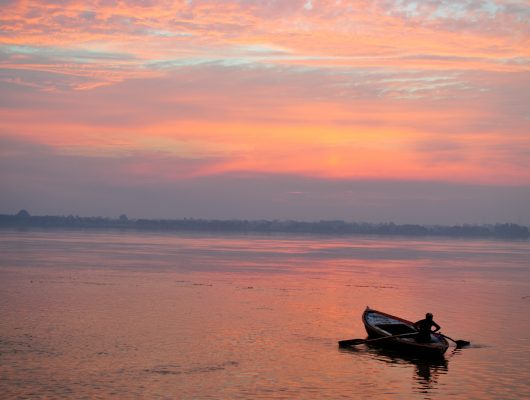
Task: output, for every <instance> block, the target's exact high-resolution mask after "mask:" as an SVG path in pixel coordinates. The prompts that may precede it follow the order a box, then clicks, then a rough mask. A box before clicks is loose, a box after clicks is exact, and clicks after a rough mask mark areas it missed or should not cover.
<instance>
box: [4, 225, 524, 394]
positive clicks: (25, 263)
mask: <svg viewBox="0 0 530 400" xmlns="http://www.w3.org/2000/svg"><path fill="white" fill-rule="evenodd" d="M528 260H530V243H529V242H528V241H519V242H517V241H487V240H469V239H462V240H453V239H440V238H435V239H433V238H428V239H410V238H405V239H403V238H386V237H385V238H381V237H357V236H351V237H329V236H323V237H319V236H288V235H285V236H281V235H275V236H259V235H252V236H244V235H225V236H222V235H218V236H216V235H177V234H157V233H134V232H103V231H99V232H97V231H88V232H83V231H36V230H31V231H25V232H19V231H0V313H1V316H2V318H1V320H0V393H3V396H4V397H6V398H17V397H19V398H42V397H49V398H58V397H72V398H83V397H84V398H109V397H113V396H114V397H116V398H124V397H127V398H180V399H223V398H224V399H238V398H240V399H248V398H263V399H270V398H276V399H292V398H304V399H313V398H314V399H325V398H329V399H339V398H370V399H388V398H393V399H415V398H416V399H437V398H440V399H441V398H452V399H499V398H502V399H521V398H525V397H529V396H530V384H529V383H528V382H530V368H529V366H528V364H529V361H530V319H529V318H528V316H529V315H530V265H529V261H528ZM367 305H369V306H371V307H372V308H376V309H379V310H382V311H387V312H390V313H393V314H397V315H401V316H403V317H405V318H408V319H412V320H415V319H420V318H421V317H422V316H423V314H425V312H427V311H431V312H433V313H434V315H435V319H436V321H437V322H438V323H439V324H440V325H442V330H443V332H444V333H446V334H447V335H449V336H451V337H453V338H454V339H465V340H469V341H471V342H472V346H471V347H470V348H466V349H461V350H455V349H454V348H450V350H449V351H448V353H447V354H446V356H445V358H444V359H442V360H437V361H422V360H419V359H415V358H410V357H403V356H399V355H396V354H392V353H389V352H388V351H385V350H381V349H378V348H370V347H366V346H359V348H358V349H357V350H354V351H348V350H340V349H338V347H337V341H338V340H340V339H348V338H358V337H364V336H365V332H364V329H363V327H362V323H361V319H360V316H361V313H362V311H363V310H364V308H365V307H366V306H367Z"/></svg>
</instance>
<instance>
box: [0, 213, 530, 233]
mask: <svg viewBox="0 0 530 400" xmlns="http://www.w3.org/2000/svg"><path fill="white" fill-rule="evenodd" d="M0 227H36V228H79V229H85V228H86V229H90V228H96V229H97V228H99V229H136V230H157V231H182V232H234V233H237V232H241V233H245V232H249V233H250V232H256V233H304V234H333V235H404V236H451V237H470V238H472V237H476V238H509V239H517V238H521V239H524V238H529V237H530V231H529V229H528V227H526V226H522V225H517V224H511V223H504V224H490V225H454V226H445V225H433V226H424V225H415V224H394V223H382V224H371V223H358V222H345V221H316V222H303V221H284V220H272V221H271V220H206V219H192V218H191V219H190V218H185V219H173V220H170V219H129V218H127V216H126V215H121V216H120V217H119V218H116V219H113V218H103V217H79V216H72V215H70V216H31V215H30V214H29V213H28V212H27V211H26V210H21V211H20V212H19V213H18V214H16V215H6V214H3V215H2V214H0Z"/></svg>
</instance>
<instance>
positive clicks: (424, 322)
mask: <svg viewBox="0 0 530 400" xmlns="http://www.w3.org/2000/svg"><path fill="white" fill-rule="evenodd" d="M433 326H434V330H432V327H433ZM414 327H415V328H416V329H417V330H418V332H419V333H418V335H417V336H416V341H417V342H421V343H430V341H431V333H434V332H438V331H439V330H440V325H438V324H437V323H436V322H434V321H433V319H432V314H431V313H427V314H425V319H420V320H419V321H417V322H415V323H414Z"/></svg>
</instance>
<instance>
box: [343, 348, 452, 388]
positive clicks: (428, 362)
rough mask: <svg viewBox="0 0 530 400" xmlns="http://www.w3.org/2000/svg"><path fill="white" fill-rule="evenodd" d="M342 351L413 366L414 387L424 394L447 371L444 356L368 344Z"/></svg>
mask: <svg viewBox="0 0 530 400" xmlns="http://www.w3.org/2000/svg"><path fill="white" fill-rule="evenodd" d="M344 351H347V352H351V353H356V354H358V355H363V356H368V357H370V358H372V359H375V360H379V361H381V362H385V363H388V364H392V366H397V367H399V366H403V367H407V366H413V367H414V374H413V377H412V378H413V386H414V389H415V390H416V391H418V392H420V393H423V394H426V395H427V394H429V393H431V392H432V391H433V390H435V389H436V386H437V385H438V383H439V380H440V378H441V376H443V375H446V374H447V373H448V372H449V360H448V359H447V358H446V357H444V356H440V357H434V358H432V357H431V358H422V357H418V356H417V355H412V354H410V355H409V354H407V353H403V352H400V351H398V350H395V349H392V348H386V347H380V346H376V345H369V344H366V346H365V347H364V348H355V347H352V348H350V349H345V350H344ZM457 352H458V350H456V351H453V352H452V353H451V354H450V355H449V357H452V356H454V355H456V353H457ZM427 398H428V397H427Z"/></svg>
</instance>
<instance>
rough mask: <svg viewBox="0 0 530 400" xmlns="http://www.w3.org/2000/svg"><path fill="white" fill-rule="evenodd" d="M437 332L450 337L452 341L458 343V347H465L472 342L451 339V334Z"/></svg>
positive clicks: (447, 337)
mask: <svg viewBox="0 0 530 400" xmlns="http://www.w3.org/2000/svg"><path fill="white" fill-rule="evenodd" d="M437 333H438V335H440V336H443V337H444V338H446V339H449V340H450V341H451V342H453V343H454V344H456V347H465V346H469V345H470V344H471V342H468V341H467V340H454V339H451V338H450V337H449V336H446V335H444V334H443V333H440V332H437Z"/></svg>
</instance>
